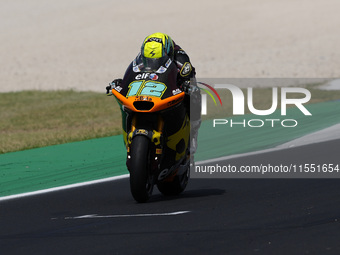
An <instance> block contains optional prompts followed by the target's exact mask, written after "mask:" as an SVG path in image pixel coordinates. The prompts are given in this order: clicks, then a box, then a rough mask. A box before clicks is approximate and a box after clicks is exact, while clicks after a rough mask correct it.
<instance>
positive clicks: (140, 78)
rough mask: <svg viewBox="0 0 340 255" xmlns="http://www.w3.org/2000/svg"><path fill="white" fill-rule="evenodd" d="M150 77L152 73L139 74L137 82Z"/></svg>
mask: <svg viewBox="0 0 340 255" xmlns="http://www.w3.org/2000/svg"><path fill="white" fill-rule="evenodd" d="M149 76H150V73H140V74H137V75H136V77H135V79H136V80H142V79H143V80H144V79H147V78H148V77H149Z"/></svg>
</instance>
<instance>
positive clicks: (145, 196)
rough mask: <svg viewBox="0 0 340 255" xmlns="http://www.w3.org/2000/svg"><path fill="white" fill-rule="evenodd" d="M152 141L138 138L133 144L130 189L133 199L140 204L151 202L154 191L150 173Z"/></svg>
mask: <svg viewBox="0 0 340 255" xmlns="http://www.w3.org/2000/svg"><path fill="white" fill-rule="evenodd" d="M149 146H150V140H149V139H148V138H147V137H145V136H142V135H139V136H136V137H134V138H133V140H132V144H131V153H130V156H131V159H130V169H129V171H130V189H131V194H132V196H133V198H134V199H135V200H136V201H137V202H139V203H145V202H146V201H148V200H149V198H150V196H151V194H152V189H153V178H152V176H151V175H150V173H149Z"/></svg>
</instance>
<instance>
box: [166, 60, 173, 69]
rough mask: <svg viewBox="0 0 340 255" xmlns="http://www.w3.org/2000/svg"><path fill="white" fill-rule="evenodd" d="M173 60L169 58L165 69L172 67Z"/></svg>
mask: <svg viewBox="0 0 340 255" xmlns="http://www.w3.org/2000/svg"><path fill="white" fill-rule="evenodd" d="M171 62H172V61H171V59H170V58H169V59H168V61H166V63H165V67H166V68H168V67H169V66H170V65H171Z"/></svg>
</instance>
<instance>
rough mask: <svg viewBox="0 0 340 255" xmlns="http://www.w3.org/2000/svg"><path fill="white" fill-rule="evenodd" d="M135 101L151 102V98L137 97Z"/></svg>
mask: <svg viewBox="0 0 340 255" xmlns="http://www.w3.org/2000/svg"><path fill="white" fill-rule="evenodd" d="M135 101H152V98H151V97H146V96H139V97H136V99H135Z"/></svg>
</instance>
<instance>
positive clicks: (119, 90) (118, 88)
mask: <svg viewBox="0 0 340 255" xmlns="http://www.w3.org/2000/svg"><path fill="white" fill-rule="evenodd" d="M114 89H115V90H116V91H118V92H121V91H122V89H123V88H122V87H121V86H116V87H114Z"/></svg>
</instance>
